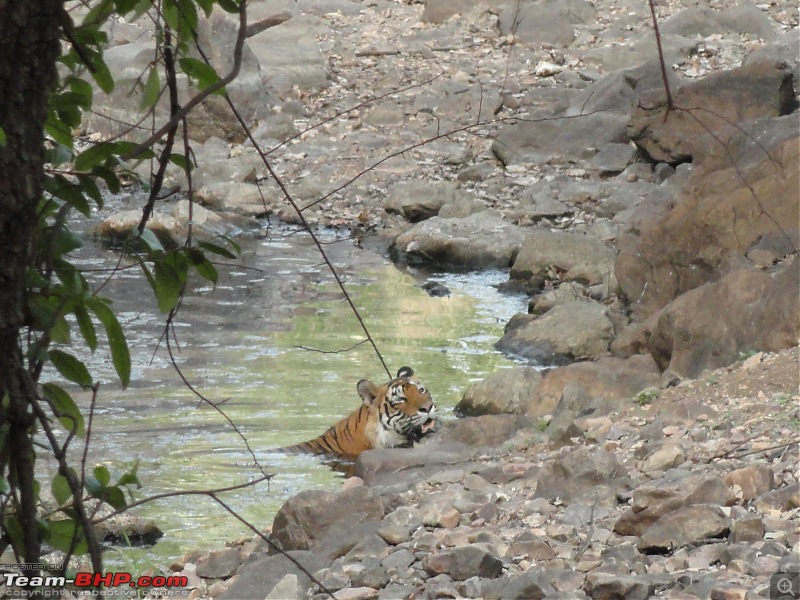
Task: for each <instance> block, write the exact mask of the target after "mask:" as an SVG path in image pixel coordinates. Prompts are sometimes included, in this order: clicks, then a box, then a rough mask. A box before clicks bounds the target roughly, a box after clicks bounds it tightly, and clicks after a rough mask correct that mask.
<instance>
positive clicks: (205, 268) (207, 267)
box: [188, 248, 219, 285]
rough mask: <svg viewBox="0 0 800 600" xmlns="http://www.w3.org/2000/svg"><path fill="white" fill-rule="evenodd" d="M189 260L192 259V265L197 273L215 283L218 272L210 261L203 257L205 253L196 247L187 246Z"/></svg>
mask: <svg viewBox="0 0 800 600" xmlns="http://www.w3.org/2000/svg"><path fill="white" fill-rule="evenodd" d="M188 255H189V260H191V261H192V265H194V268H195V269H197V273H198V274H199V275H200V276H201V277H203V278H204V279H207V280H208V281H210V282H211V283H213V284H214V285H217V278H218V277H219V274H218V273H217V269H216V267H215V266H214V265H212V264H211V262H210V261H209V260H208V259H207V258H206V257H205V255H204V254H203V253H202V252H201V251H200V250H198V249H197V248H189V252H188Z"/></svg>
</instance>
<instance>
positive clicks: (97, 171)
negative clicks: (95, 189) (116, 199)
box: [92, 165, 121, 208]
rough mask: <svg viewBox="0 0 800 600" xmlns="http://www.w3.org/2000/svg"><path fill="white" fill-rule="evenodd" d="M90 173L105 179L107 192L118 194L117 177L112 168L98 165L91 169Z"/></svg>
mask: <svg viewBox="0 0 800 600" xmlns="http://www.w3.org/2000/svg"><path fill="white" fill-rule="evenodd" d="M92 175H93V176H95V177H99V178H100V179H102V180H103V181H105V182H106V186H107V187H108V191H109V192H111V193H112V194H119V191H120V189H121V188H120V185H119V177H117V174H116V173H115V172H114V171H113V170H111V169H109V168H108V167H104V166H102V165H100V166H97V167H94V168H93V169H92ZM101 208H102V207H101Z"/></svg>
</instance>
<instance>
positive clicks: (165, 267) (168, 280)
mask: <svg viewBox="0 0 800 600" xmlns="http://www.w3.org/2000/svg"><path fill="white" fill-rule="evenodd" d="M153 271H154V273H155V282H156V287H155V290H154V291H155V293H156V300H157V301H158V308H159V310H161V312H165V313H168V312H169V311H171V310H172V309H173V308H174V307H175V305H176V304H177V303H178V299H179V298H180V297H181V289H182V288H183V282H182V281H181V279H182V278H181V276H180V274H179V273H178V272H177V271H176V270H175V269H174V268H173V267H172V265H170V264H167V263H166V261H158V262H156V263H155V264H154V265H153Z"/></svg>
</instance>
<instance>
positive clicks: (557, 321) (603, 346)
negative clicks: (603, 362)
mask: <svg viewBox="0 0 800 600" xmlns="http://www.w3.org/2000/svg"><path fill="white" fill-rule="evenodd" d="M524 316H525V317H529V318H524V319H519V320H518V321H517V322H516V323H513V324H512V323H509V326H512V327H513V328H511V329H509V328H508V327H507V328H506V333H505V334H504V335H503V337H502V338H501V339H500V340H499V341H498V342H497V343H496V344H495V347H496V348H497V349H498V350H500V351H501V352H505V353H508V354H512V355H514V356H519V357H522V358H525V359H528V360H532V361H535V362H539V363H543V364H564V363H566V362H570V361H572V360H574V359H580V358H598V357H600V356H602V355H604V354H607V353H608V345H609V344H610V343H611V340H612V339H613V338H614V326H613V324H612V323H611V321H610V320H609V318H608V315H607V314H606V310H605V308H604V307H603V305H601V304H599V303H597V302H594V301H592V300H588V299H586V300H574V301H572V302H568V303H566V304H560V305H558V306H556V307H555V308H553V309H552V310H550V311H548V312H547V313H545V314H544V315H542V316H540V317H534V316H528V315H524ZM513 325H516V326H513Z"/></svg>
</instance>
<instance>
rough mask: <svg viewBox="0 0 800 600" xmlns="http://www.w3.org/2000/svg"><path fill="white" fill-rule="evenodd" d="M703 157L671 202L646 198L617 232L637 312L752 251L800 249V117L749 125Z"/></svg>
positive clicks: (716, 274)
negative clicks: (799, 243)
mask: <svg viewBox="0 0 800 600" xmlns="http://www.w3.org/2000/svg"><path fill="white" fill-rule="evenodd" d="M746 129H747V133H742V134H741V135H739V136H736V137H735V138H733V139H732V140H731V141H730V142H729V143H728V144H727V145H726V147H725V150H724V151H722V150H720V151H719V152H718V153H717V154H716V155H714V156H709V157H708V158H707V159H706V160H704V161H703V162H702V163H701V164H700V165H697V166H696V167H695V168H694V169H693V171H692V174H691V176H690V178H689V180H688V182H687V184H686V185H685V187H684V188H683V189H682V190H681V191H680V192H679V193H678V194H677V195H676V197H675V198H674V199H673V200H672V201H671V202H670V201H668V200H664V199H661V200H659V201H656V202H653V203H642V204H640V205H639V206H638V207H637V208H636V209H635V210H634V214H633V215H632V216H631V218H630V219H629V221H628V225H629V226H628V228H627V229H626V230H625V231H623V232H622V233H621V235H620V237H619V238H618V242H617V246H618V248H619V254H618V256H617V261H616V268H615V271H616V277H617V280H618V281H619V284H620V286H621V288H622V291H623V293H624V295H625V296H626V297H627V299H628V301H629V302H630V303H631V307H630V308H631V312H632V314H633V317H634V318H635V319H636V320H644V319H646V318H647V317H649V316H650V315H652V314H653V313H655V312H656V311H658V310H659V309H661V308H662V307H664V306H665V305H666V304H667V303H669V302H670V301H671V300H673V299H674V298H676V297H677V296H679V295H680V294H682V293H684V292H686V291H688V290H690V289H693V288H695V287H698V286H700V285H702V284H704V283H707V282H709V281H714V280H717V279H719V278H720V277H721V276H723V275H724V274H725V273H728V272H730V271H731V270H735V269H736V268H741V267H742V266H745V265H749V264H752V262H751V261H750V260H748V258H747V257H748V253H749V252H750V251H751V250H755V249H759V250H762V249H766V250H768V251H770V252H772V254H773V257H774V259H775V260H777V259H780V258H782V257H783V256H785V255H786V254H790V253H792V252H796V250H797V247H796V244H797V242H796V241H795V240H796V236H797V223H798V221H800V210H799V208H798V202H797V198H798V195H800V170H798V168H797V165H798V162H800V143H798V140H799V138H800V136H799V135H798V128H797V117H796V116H787V117H780V118H775V119H766V120H762V121H758V122H755V123H750V124H747V125H746Z"/></svg>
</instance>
